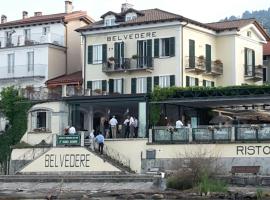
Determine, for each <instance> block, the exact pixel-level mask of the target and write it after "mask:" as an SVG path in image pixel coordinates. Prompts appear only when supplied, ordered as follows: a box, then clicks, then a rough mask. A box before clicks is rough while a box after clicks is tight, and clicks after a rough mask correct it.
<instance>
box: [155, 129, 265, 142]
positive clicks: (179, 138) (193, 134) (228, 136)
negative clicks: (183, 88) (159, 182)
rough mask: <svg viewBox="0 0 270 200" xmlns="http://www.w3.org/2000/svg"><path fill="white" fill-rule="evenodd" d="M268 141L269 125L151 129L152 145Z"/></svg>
mask: <svg viewBox="0 0 270 200" xmlns="http://www.w3.org/2000/svg"><path fill="white" fill-rule="evenodd" d="M245 141H246V142H250V141H253V142H265V141H267V142H268V141H270V125H269V124H241V125H239V126H219V125H217V126H199V127H197V128H188V127H183V128H181V129H178V130H176V129H174V131H173V132H172V131H170V130H168V129H167V127H166V126H164V127H154V128H153V129H152V142H153V143H169V144H171V143H219V142H221V143H224V142H225V143H230V142H245Z"/></svg>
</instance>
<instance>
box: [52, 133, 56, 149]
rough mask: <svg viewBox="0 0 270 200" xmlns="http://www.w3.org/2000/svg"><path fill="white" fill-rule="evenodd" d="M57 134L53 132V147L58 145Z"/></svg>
mask: <svg viewBox="0 0 270 200" xmlns="http://www.w3.org/2000/svg"><path fill="white" fill-rule="evenodd" d="M56 138H57V136H56V134H53V137H52V140H53V147H56Z"/></svg>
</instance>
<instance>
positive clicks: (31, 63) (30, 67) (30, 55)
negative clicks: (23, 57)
mask: <svg viewBox="0 0 270 200" xmlns="http://www.w3.org/2000/svg"><path fill="white" fill-rule="evenodd" d="M27 71H28V72H30V71H34V52H33V51H31V52H27Z"/></svg>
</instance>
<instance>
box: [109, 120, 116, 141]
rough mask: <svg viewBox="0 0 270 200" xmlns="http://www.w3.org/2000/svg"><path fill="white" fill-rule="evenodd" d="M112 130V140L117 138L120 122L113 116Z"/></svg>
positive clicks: (111, 121)
mask: <svg viewBox="0 0 270 200" xmlns="http://www.w3.org/2000/svg"><path fill="white" fill-rule="evenodd" d="M109 124H110V126H111V129H112V138H116V131H117V124H118V121H117V119H115V116H113V117H112V118H111V120H110V122H109Z"/></svg>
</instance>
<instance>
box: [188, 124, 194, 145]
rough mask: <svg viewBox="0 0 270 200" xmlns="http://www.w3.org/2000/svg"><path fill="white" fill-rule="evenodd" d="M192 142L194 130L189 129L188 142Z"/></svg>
mask: <svg viewBox="0 0 270 200" xmlns="http://www.w3.org/2000/svg"><path fill="white" fill-rule="evenodd" d="M192 141H193V137H192V128H188V142H189V143H191V142H192Z"/></svg>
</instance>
